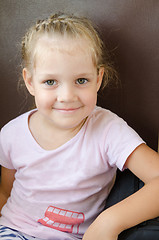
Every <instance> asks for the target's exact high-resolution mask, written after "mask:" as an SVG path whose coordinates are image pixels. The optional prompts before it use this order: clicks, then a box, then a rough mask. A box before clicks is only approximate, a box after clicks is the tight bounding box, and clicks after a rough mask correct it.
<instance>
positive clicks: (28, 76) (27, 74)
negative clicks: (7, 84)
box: [22, 68, 34, 96]
mask: <svg viewBox="0 0 159 240" xmlns="http://www.w3.org/2000/svg"><path fill="white" fill-rule="evenodd" d="M22 74H23V79H24V82H25V85H26V87H27V89H28V91H29V93H30V94H31V95H32V96H34V86H33V82H32V76H31V73H30V72H29V71H28V69H27V68H24V69H23V72H22Z"/></svg>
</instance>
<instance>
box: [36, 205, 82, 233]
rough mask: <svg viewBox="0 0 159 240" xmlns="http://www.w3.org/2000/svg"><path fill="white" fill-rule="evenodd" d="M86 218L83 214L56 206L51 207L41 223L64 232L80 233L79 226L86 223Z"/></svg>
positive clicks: (40, 220)
mask: <svg viewBox="0 0 159 240" xmlns="http://www.w3.org/2000/svg"><path fill="white" fill-rule="evenodd" d="M84 219H85V216H84V213H82V212H74V211H69V210H66V209H62V208H57V207H54V206H49V207H48V208H47V210H46V212H45V216H44V218H41V219H39V220H38V222H39V223H41V224H43V225H45V226H47V227H50V228H54V229H56V230H59V231H62V232H69V233H74V234H77V233H79V226H80V224H81V223H83V222H84Z"/></svg>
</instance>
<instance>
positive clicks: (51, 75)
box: [39, 72, 94, 78]
mask: <svg viewBox="0 0 159 240" xmlns="http://www.w3.org/2000/svg"><path fill="white" fill-rule="evenodd" d="M39 75H40V76H42V77H45V78H57V77H59V76H60V74H56V73H50V74H49V73H46V74H45V73H41V74H39ZM93 75H94V74H93V73H91V72H82V73H77V74H74V75H73V76H74V77H75V78H80V77H91V76H93Z"/></svg>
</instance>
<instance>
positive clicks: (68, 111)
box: [53, 107, 81, 113]
mask: <svg viewBox="0 0 159 240" xmlns="http://www.w3.org/2000/svg"><path fill="white" fill-rule="evenodd" d="M80 108H81V107H77V108H53V109H54V110H55V111H58V112H60V113H74V112H76V111H78V110H79V109H80Z"/></svg>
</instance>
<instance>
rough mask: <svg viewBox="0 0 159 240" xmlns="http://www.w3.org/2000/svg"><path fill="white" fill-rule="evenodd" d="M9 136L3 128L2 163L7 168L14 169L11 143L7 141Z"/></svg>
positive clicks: (0, 144)
mask: <svg viewBox="0 0 159 240" xmlns="http://www.w3.org/2000/svg"><path fill="white" fill-rule="evenodd" d="M5 135H6V136H5ZM8 138H9V136H7V134H5V130H4V129H2V130H1V132H0V165H1V166H3V167H5V168H9V169H14V167H13V164H12V162H11V159H10V150H9V144H8V143H7V139H8Z"/></svg>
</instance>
